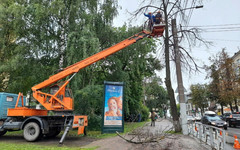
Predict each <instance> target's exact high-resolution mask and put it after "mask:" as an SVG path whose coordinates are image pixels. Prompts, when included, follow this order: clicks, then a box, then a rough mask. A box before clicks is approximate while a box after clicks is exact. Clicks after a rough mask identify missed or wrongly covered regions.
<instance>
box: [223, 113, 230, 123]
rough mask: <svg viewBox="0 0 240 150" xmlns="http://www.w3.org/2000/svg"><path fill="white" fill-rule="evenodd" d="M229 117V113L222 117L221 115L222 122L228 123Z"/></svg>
mask: <svg viewBox="0 0 240 150" xmlns="http://www.w3.org/2000/svg"><path fill="white" fill-rule="evenodd" d="M230 115H231V113H224V114H223V115H221V117H222V120H224V121H226V122H228V121H229V119H230Z"/></svg>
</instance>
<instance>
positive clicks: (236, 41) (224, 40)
mask: <svg viewBox="0 0 240 150" xmlns="http://www.w3.org/2000/svg"><path fill="white" fill-rule="evenodd" d="M206 40H212V41H228V42H240V40H229V39H206Z"/></svg>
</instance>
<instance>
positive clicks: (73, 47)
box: [0, 0, 161, 116]
mask: <svg viewBox="0 0 240 150" xmlns="http://www.w3.org/2000/svg"><path fill="white" fill-rule="evenodd" d="M117 7H118V5H117V1H116V0H104V1H102V0H101V1H100V0H98V1H96V0H81V1H73V0H51V1H47V0H43V1H24V0H9V1H4V0H0V12H1V13H0V35H1V36H0V43H1V44H0V48H1V52H0V59H1V62H0V79H1V83H3V80H4V79H6V78H7V82H5V83H4V84H5V85H6V87H5V88H4V89H2V91H4V92H11V93H18V92H23V93H25V94H26V93H27V91H29V90H30V89H31V87H32V86H33V85H35V84H38V83H40V82H42V81H44V80H45V79H47V78H48V77H49V76H51V75H53V74H55V73H56V72H55V71H56V70H58V69H60V68H65V67H67V66H69V65H72V64H74V63H76V62H78V61H80V60H83V59H85V58H87V57H89V56H91V55H93V54H95V53H97V52H99V51H101V50H103V49H105V48H108V47H110V46H112V45H114V44H116V43H118V42H120V41H122V40H124V39H126V38H128V37H130V36H132V35H134V34H136V33H138V32H140V31H141V29H140V28H137V27H126V26H123V27H121V28H114V27H112V21H113V18H114V17H116V16H117ZM155 48H156V46H155V44H154V41H153V40H152V39H144V40H142V42H138V43H136V44H134V45H132V46H129V47H128V48H126V49H124V50H123V51H120V52H118V53H116V54H114V55H112V56H109V57H108V58H107V59H105V60H101V61H99V62H97V63H94V64H93V65H91V66H88V67H86V68H84V69H82V70H80V72H79V73H78V74H77V75H76V76H75V77H74V78H73V80H72V81H71V82H70V84H69V87H70V88H71V89H72V90H73V93H75V96H74V98H75V110H76V113H82V114H87V115H89V114H93V115H97V116H99V115H100V114H101V113H100V112H101V105H100V103H101V102H102V100H103V99H102V95H103V86H102V85H103V81H104V80H107V81H121V82H125V99H126V109H125V110H126V114H127V115H130V114H137V113H143V112H144V113H145V114H147V113H148V110H147V108H146V107H145V106H144V105H143V103H142V101H143V88H142V81H143V78H144V77H146V76H147V77H149V76H151V75H153V74H155V73H154V70H155V69H160V68H161V67H160V65H159V64H160V63H159V61H158V60H157V59H155V58H154V57H153V56H152V55H153V54H154V53H155V52H156V49H155ZM4 81H6V80H4ZM85 108H86V109H85Z"/></svg>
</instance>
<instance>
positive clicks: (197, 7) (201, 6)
mask: <svg viewBox="0 0 240 150" xmlns="http://www.w3.org/2000/svg"><path fill="white" fill-rule="evenodd" d="M199 8H203V5H199V6H195V7H189V8H184V9H180V10H178V11H176V12H175V13H173V14H172V15H171V16H170V17H169V18H171V17H172V16H174V15H176V14H177V13H179V12H180V11H185V10H188V9H199Z"/></svg>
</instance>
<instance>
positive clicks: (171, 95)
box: [163, 0, 181, 132]
mask: <svg viewBox="0 0 240 150" xmlns="http://www.w3.org/2000/svg"><path fill="white" fill-rule="evenodd" d="M163 6H164V16H165V24H166V26H165V39H164V44H165V64H166V78H165V84H166V87H167V91H168V96H169V98H170V108H171V112H172V117H173V126H174V129H175V131H176V132H180V131H181V126H180V123H179V117H178V113H177V106H176V101H175V97H174V92H173V89H172V84H171V74H170V61H169V32H168V20H167V19H168V18H167V7H166V3H165V0H163Z"/></svg>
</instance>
